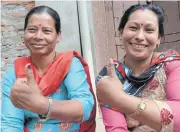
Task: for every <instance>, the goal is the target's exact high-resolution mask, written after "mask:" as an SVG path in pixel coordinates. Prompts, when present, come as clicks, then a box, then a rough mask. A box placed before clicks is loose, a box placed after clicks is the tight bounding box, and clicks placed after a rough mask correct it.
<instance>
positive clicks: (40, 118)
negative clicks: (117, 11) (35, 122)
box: [38, 98, 52, 122]
mask: <svg viewBox="0 0 180 132" xmlns="http://www.w3.org/2000/svg"><path fill="white" fill-rule="evenodd" d="M48 101H49V105H48V112H47V114H45V115H38V116H39V122H44V121H47V120H49V119H50V116H51V111H52V99H50V98H48Z"/></svg>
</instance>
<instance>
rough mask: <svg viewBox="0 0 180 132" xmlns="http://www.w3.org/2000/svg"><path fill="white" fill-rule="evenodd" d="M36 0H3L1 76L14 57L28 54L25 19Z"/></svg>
mask: <svg viewBox="0 0 180 132" xmlns="http://www.w3.org/2000/svg"><path fill="white" fill-rule="evenodd" d="M34 6H35V1H34V0H16V1H15V0H10V1H9V0H1V27H0V29H1V77H2V76H3V75H4V73H5V71H6V70H7V68H8V67H9V65H10V64H12V63H13V61H14V59H15V58H17V57H20V56H24V55H28V50H27V48H26V47H25V45H24V44H23V43H22V42H23V34H24V29H23V28H24V20H25V16H26V14H27V12H28V11H29V10H30V9H31V8H33V7H34Z"/></svg>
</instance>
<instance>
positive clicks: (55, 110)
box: [47, 57, 94, 123]
mask: <svg viewBox="0 0 180 132" xmlns="http://www.w3.org/2000/svg"><path fill="white" fill-rule="evenodd" d="M86 79H87V76H86V73H85V71H84V68H83V66H82V64H81V62H80V61H79V59H77V58H75V57H74V58H73V60H72V64H71V68H70V71H69V72H68V74H67V76H66V78H65V80H64V85H65V86H66V88H67V91H68V97H69V99H70V100H65V101H58V100H53V103H52V112H51V117H52V118H54V119H58V120H62V121H64V122H74V123H79V122H81V121H85V120H88V119H89V117H90V113H91V111H92V108H93V106H94V98H93V95H92V93H91V92H90V86H89V84H88V82H87V80H86ZM47 104H48V103H47Z"/></svg>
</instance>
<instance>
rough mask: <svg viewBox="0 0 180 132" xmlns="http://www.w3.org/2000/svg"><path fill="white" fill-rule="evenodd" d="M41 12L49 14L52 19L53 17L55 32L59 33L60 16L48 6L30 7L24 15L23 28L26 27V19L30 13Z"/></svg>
mask: <svg viewBox="0 0 180 132" xmlns="http://www.w3.org/2000/svg"><path fill="white" fill-rule="evenodd" d="M42 13H47V14H48V15H50V16H51V17H52V18H53V19H54V23H55V25H54V26H55V29H56V32H57V33H59V32H61V21H60V17H59V14H58V13H57V12H56V11H55V10H54V9H52V8H50V7H48V6H37V7H35V8H32V9H31V10H30V11H29V13H28V14H27V15H26V18H25V24H24V30H25V29H26V27H27V24H28V20H29V18H30V17H31V15H33V14H42Z"/></svg>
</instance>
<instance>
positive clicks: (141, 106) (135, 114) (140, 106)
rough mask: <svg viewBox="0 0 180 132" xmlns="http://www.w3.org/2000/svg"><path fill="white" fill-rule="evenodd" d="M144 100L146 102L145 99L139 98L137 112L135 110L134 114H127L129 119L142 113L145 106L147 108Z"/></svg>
mask: <svg viewBox="0 0 180 132" xmlns="http://www.w3.org/2000/svg"><path fill="white" fill-rule="evenodd" d="M146 100H147V99H142V98H141V102H140V103H139V104H138V108H137V110H136V111H135V112H134V113H132V114H128V116H130V117H133V116H137V115H139V114H140V113H141V112H142V111H144V110H145V108H146V106H147V102H146Z"/></svg>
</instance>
